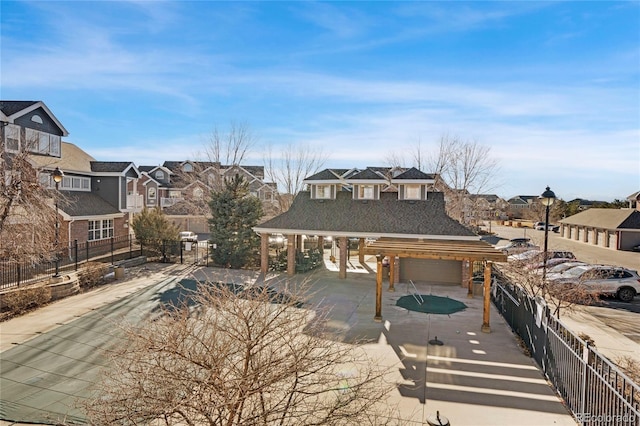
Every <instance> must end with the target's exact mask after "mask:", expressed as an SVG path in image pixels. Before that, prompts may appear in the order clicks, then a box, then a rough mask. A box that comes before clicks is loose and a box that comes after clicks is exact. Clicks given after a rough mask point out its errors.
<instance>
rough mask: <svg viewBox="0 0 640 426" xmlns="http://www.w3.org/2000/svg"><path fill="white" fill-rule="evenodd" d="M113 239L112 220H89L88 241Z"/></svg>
mask: <svg viewBox="0 0 640 426" xmlns="http://www.w3.org/2000/svg"><path fill="white" fill-rule="evenodd" d="M111 237H113V219H102V220H90V221H89V235H88V237H87V239H88V240H89V241H95V240H103V239H105V238H111Z"/></svg>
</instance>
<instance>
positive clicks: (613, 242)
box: [609, 232, 618, 250]
mask: <svg viewBox="0 0 640 426" xmlns="http://www.w3.org/2000/svg"><path fill="white" fill-rule="evenodd" d="M609 248H611V249H614V250H617V249H618V236H617V235H616V233H615V232H610V233H609Z"/></svg>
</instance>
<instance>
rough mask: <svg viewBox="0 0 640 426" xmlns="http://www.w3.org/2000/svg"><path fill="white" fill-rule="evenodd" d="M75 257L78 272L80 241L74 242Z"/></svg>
mask: <svg viewBox="0 0 640 426" xmlns="http://www.w3.org/2000/svg"><path fill="white" fill-rule="evenodd" d="M73 257H74V258H75V264H76V271H77V270H78V240H73Z"/></svg>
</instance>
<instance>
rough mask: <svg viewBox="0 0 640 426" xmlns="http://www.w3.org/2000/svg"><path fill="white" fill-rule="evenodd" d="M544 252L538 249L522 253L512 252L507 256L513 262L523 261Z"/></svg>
mask: <svg viewBox="0 0 640 426" xmlns="http://www.w3.org/2000/svg"><path fill="white" fill-rule="evenodd" d="M541 254H542V251H540V250H538V249H533V250H527V251H523V252H522V253H516V254H510V255H509V256H508V257H507V260H509V261H511V262H518V261H519V262H523V261H527V260H530V259H533V258H535V257H537V256H539V255H541Z"/></svg>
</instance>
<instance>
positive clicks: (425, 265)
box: [400, 258, 462, 285]
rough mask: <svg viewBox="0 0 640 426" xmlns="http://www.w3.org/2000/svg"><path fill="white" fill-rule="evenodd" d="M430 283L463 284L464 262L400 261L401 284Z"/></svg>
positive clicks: (433, 260) (434, 260) (404, 259)
mask: <svg viewBox="0 0 640 426" xmlns="http://www.w3.org/2000/svg"><path fill="white" fill-rule="evenodd" d="M409 280H412V281H413V282H430V283H439V284H457V285H460V283H461V282H462V262H461V261H459V260H436V259H409V258H401V259H400V282H408V281H409Z"/></svg>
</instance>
